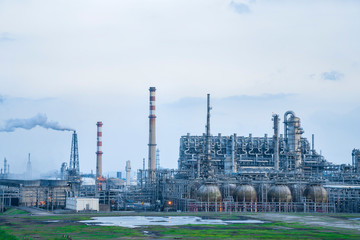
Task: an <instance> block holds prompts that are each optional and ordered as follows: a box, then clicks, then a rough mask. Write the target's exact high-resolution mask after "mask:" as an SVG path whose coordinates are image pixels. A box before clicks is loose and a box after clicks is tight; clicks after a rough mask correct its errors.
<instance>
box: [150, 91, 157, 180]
mask: <svg viewBox="0 0 360 240" xmlns="http://www.w3.org/2000/svg"><path fill="white" fill-rule="evenodd" d="M149 91H150V114H149V177H150V178H151V179H152V180H154V177H155V171H156V133H155V130H156V126H155V123H156V122H155V120H156V115H155V91H156V88H155V87H151V88H150V89H149Z"/></svg>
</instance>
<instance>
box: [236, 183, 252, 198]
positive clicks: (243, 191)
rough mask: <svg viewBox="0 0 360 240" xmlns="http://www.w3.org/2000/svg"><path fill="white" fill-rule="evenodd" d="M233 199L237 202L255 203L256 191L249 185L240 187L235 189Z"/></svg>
mask: <svg viewBox="0 0 360 240" xmlns="http://www.w3.org/2000/svg"><path fill="white" fill-rule="evenodd" d="M234 199H235V201H237V202H256V201H257V197H256V190H255V188H254V187H253V186H252V185H250V184H243V185H240V186H238V187H237V188H236V189H235V192H234Z"/></svg>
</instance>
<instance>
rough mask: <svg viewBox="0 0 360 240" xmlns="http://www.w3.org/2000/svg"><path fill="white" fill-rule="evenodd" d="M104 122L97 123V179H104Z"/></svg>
mask: <svg viewBox="0 0 360 240" xmlns="http://www.w3.org/2000/svg"><path fill="white" fill-rule="evenodd" d="M102 125H103V123H102V122H97V123H96V126H97V151H96V177H97V178H98V177H102V155H103V152H102Z"/></svg>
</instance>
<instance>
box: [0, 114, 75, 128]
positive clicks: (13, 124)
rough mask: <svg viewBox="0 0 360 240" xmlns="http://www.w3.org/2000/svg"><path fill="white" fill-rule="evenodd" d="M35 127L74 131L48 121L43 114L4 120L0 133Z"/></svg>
mask: <svg viewBox="0 0 360 240" xmlns="http://www.w3.org/2000/svg"><path fill="white" fill-rule="evenodd" d="M36 126H39V127H43V128H46V129H53V130H56V131H74V130H73V129H71V128H66V127H62V126H60V124H59V123H58V122H53V121H48V119H47V117H46V115H45V114H38V115H36V116H35V117H32V118H28V119H9V120H6V122H5V124H4V126H3V127H0V132H13V131H15V129H17V128H23V129H26V130H30V129H32V128H34V127H36Z"/></svg>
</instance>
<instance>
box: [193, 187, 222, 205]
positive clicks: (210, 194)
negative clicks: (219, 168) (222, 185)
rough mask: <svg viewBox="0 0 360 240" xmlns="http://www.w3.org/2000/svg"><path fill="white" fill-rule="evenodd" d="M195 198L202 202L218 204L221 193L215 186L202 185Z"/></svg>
mask: <svg viewBox="0 0 360 240" xmlns="http://www.w3.org/2000/svg"><path fill="white" fill-rule="evenodd" d="M197 197H198V199H199V200H200V201H202V202H220V201H221V193H220V190H219V187H218V186H217V185H215V184H204V185H202V186H201V187H200V188H199V190H198V192H197Z"/></svg>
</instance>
